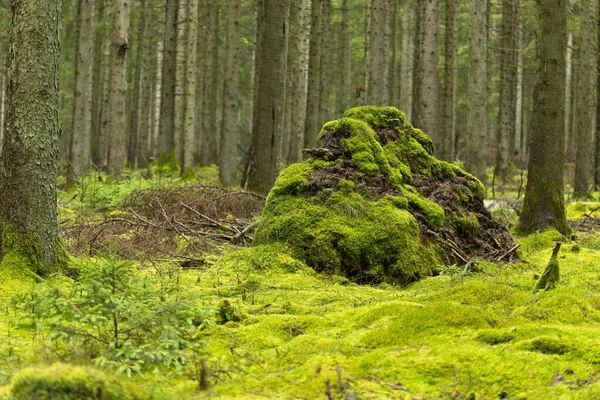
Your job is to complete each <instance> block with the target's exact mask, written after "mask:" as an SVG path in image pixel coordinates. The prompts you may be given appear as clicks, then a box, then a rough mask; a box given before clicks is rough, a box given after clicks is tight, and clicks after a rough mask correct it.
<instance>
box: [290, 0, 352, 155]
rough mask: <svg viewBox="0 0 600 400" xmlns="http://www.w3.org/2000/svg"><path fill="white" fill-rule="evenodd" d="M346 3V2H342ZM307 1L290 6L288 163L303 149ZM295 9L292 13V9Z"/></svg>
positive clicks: (301, 0) (303, 0) (300, 153)
mask: <svg viewBox="0 0 600 400" xmlns="http://www.w3.org/2000/svg"><path fill="white" fill-rule="evenodd" d="M344 1H347V0H344ZM306 4H307V0H300V1H298V2H295V3H292V5H291V6H290V45H289V53H290V54H291V57H290V65H289V67H288V70H289V71H290V73H289V74H288V76H289V77H290V79H291V81H292V99H291V100H292V110H291V120H290V125H291V127H290V129H291V143H290V162H297V161H299V160H301V159H302V148H303V147H304V123H305V117H306V101H307V99H306V87H307V80H306V71H307V58H306V56H305V53H306V50H307V46H306V29H305V28H306V11H307V7H306ZM294 8H295V9H296V10H295V11H294V12H292V9H294Z"/></svg>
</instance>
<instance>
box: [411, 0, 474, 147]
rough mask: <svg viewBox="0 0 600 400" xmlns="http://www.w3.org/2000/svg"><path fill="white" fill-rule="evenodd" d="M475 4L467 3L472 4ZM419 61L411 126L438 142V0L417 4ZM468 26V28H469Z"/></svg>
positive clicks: (428, 0) (424, 0)
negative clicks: (414, 111) (415, 102)
mask: <svg viewBox="0 0 600 400" xmlns="http://www.w3.org/2000/svg"><path fill="white" fill-rule="evenodd" d="M476 3H477V1H474V2H473V3H471V5H472V6H473V4H476ZM419 7H420V10H419V15H420V22H419V60H418V64H417V98H416V101H417V108H416V112H417V115H415V126H416V127H418V128H420V129H422V130H423V131H424V132H425V133H427V134H428V135H430V136H431V138H432V139H433V141H434V143H436V144H437V143H438V139H439V135H437V134H436V132H435V131H436V126H437V125H436V123H437V104H438V70H437V67H438V16H439V4H438V0H422V1H420V2H419ZM471 27H472V25H471Z"/></svg>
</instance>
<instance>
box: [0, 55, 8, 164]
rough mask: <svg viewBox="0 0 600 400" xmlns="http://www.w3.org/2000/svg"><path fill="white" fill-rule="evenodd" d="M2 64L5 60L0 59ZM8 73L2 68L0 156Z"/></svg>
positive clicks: (0, 76) (0, 87)
mask: <svg viewBox="0 0 600 400" xmlns="http://www.w3.org/2000/svg"><path fill="white" fill-rule="evenodd" d="M0 63H2V64H0V65H1V66H2V67H4V65H5V64H4V63H5V61H4V60H0ZM6 73H7V69H6V68H2V72H1V73H0V158H1V157H2V143H3V142H4V130H5V126H4V125H5V121H4V116H5V109H6V81H7V79H6Z"/></svg>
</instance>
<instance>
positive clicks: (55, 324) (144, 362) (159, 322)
mask: <svg viewBox="0 0 600 400" xmlns="http://www.w3.org/2000/svg"><path fill="white" fill-rule="evenodd" d="M77 268H78V270H79V273H80V274H79V277H78V278H77V280H76V281H75V282H74V284H73V285H72V286H71V287H70V288H69V289H66V290H65V289H61V288H59V287H56V286H54V285H52V284H50V283H44V284H40V285H39V286H38V287H37V288H36V289H35V290H34V292H33V293H32V294H31V296H29V297H28V298H26V299H25V298H21V299H20V301H19V302H18V304H19V306H20V307H21V308H23V309H24V311H26V312H28V313H29V314H30V315H32V317H33V318H34V321H33V322H34V325H35V326H36V327H37V329H38V330H39V331H40V332H41V333H42V334H43V335H41V336H42V337H46V338H47V340H48V342H49V343H48V344H49V345H51V346H52V347H53V350H54V351H55V352H56V353H57V354H59V355H61V358H63V359H64V358H68V357H73V359H75V360H84V361H92V362H93V363H94V364H95V365H96V366H100V367H108V368H110V369H113V370H115V371H116V372H117V373H126V374H127V375H131V374H132V373H134V372H139V371H142V370H144V369H145V368H148V367H150V366H157V365H163V366H166V367H170V368H175V369H178V368H180V367H181V366H183V365H185V364H187V363H188V362H189V361H190V360H191V359H192V358H193V356H194V355H195V354H197V353H199V352H201V351H202V344H203V340H202V335H203V328H204V326H205V324H204V311H203V310H201V309H199V308H197V307H195V306H194V305H192V304H191V303H190V302H189V301H187V300H186V299H184V298H182V297H181V295H180V291H179V285H178V283H177V277H174V276H172V275H171V276H168V275H163V274H161V275H160V276H158V277H157V276H154V275H150V274H143V273H139V272H136V270H135V267H134V265H133V263H131V262H127V261H119V260H117V259H116V258H108V259H100V260H97V261H96V262H90V261H79V265H77Z"/></svg>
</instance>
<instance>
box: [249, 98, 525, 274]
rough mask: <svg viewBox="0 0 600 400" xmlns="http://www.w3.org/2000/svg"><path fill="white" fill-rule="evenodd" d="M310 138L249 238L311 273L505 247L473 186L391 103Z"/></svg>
mask: <svg viewBox="0 0 600 400" xmlns="http://www.w3.org/2000/svg"><path fill="white" fill-rule="evenodd" d="M319 140H320V142H321V144H322V146H323V147H324V150H321V151H311V152H310V154H311V155H312V157H311V158H309V159H308V160H306V161H304V162H301V163H297V164H293V165H291V166H289V167H288V168H286V169H285V170H284V171H283V172H282V173H281V174H280V176H279V178H278V180H277V182H276V183H275V186H274V187H273V189H272V190H271V192H270V194H269V196H268V199H267V204H266V206H265V209H264V212H263V216H262V219H261V221H260V224H259V225H258V227H257V231H256V236H255V239H256V243H257V244H268V243H274V242H281V243H285V244H287V245H288V246H289V247H290V248H291V249H292V251H293V253H294V255H295V256H296V257H298V258H299V259H301V260H302V261H304V262H306V263H307V264H308V265H309V266H310V267H312V268H314V269H315V270H317V271H320V272H327V273H333V274H338V275H345V276H347V277H351V278H353V279H356V280H359V281H365V282H372V281H389V282H394V283H407V282H410V281H413V280H417V279H419V278H421V277H423V276H425V275H429V274H432V273H435V272H436V270H437V268H438V267H439V266H440V265H442V264H444V263H449V264H452V263H457V264H459V263H464V262H466V261H467V259H468V258H471V257H482V258H486V256H487V257H488V258H493V257H494V256H495V257H498V255H499V254H503V253H505V252H506V251H507V250H508V249H509V248H511V247H512V246H514V241H513V238H512V236H511V235H510V234H509V232H508V231H507V230H506V228H505V227H504V226H502V225H500V224H499V223H497V222H496V221H494V220H493V219H492V218H491V215H490V214H489V212H488V211H487V210H486V209H485V207H484V205H483V198H484V193H485V191H484V188H483V185H482V184H481V183H480V182H479V181H478V180H477V179H475V178H474V177H473V176H471V175H470V174H468V173H466V172H465V171H463V170H462V169H461V168H459V167H458V166H456V165H453V164H449V163H447V162H444V161H440V160H438V159H436V158H435V157H434V156H433V144H432V142H431V140H430V139H429V137H428V136H427V135H425V133H423V132H422V131H421V130H419V129H415V128H414V127H412V126H411V125H410V124H409V123H408V122H407V121H406V118H405V116H404V114H403V113H402V112H400V111H399V110H398V109H396V108H393V107H370V106H369V107H359V108H354V109H351V110H349V111H347V112H346V113H345V115H344V118H342V119H340V120H337V121H332V122H329V123H327V124H326V125H325V126H324V127H323V129H322V131H321V133H320V134H319Z"/></svg>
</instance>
